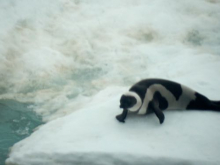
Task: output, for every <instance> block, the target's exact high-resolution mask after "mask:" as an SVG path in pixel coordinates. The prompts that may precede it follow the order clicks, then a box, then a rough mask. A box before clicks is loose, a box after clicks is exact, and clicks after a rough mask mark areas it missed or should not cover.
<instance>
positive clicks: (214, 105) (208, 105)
mask: <svg viewBox="0 0 220 165" xmlns="http://www.w3.org/2000/svg"><path fill="white" fill-rule="evenodd" d="M195 96H196V99H195V100H193V101H191V102H190V104H189V105H188V107H187V109H198V110H213V111H220V101H211V100H209V99H208V98H207V97H205V96H203V95H201V94H200V93H197V92H196V93H195Z"/></svg>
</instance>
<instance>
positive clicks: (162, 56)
mask: <svg viewBox="0 0 220 165" xmlns="http://www.w3.org/2000/svg"><path fill="white" fill-rule="evenodd" d="M219 11H220V1H219V0H194V1H191V0H185V1H180V0H179V1H174V0H166V1H160V0H154V1H152V0H120V1H119V0H111V1H102V0H57V1H54V0H47V1H45V0H32V1H28V0H8V1H1V3H0V19H1V24H0V78H1V81H0V99H14V100H17V101H19V102H34V105H33V106H32V107H31V108H33V109H34V111H35V112H36V113H38V114H39V115H41V116H42V117H43V119H44V121H45V122H47V124H45V125H43V126H42V127H40V128H39V129H38V130H36V132H35V133H34V134H33V135H32V136H30V137H29V138H27V139H25V140H23V141H21V142H19V143H17V144H16V145H15V146H14V147H13V148H12V150H11V153H10V157H9V159H8V160H7V164H16V165H17V164H19V165H26V164H27V165H31V164H50V163H51V164H72V163H73V162H75V163H76V164H80V163H81V164H89V163H90V164H92V163H93V162H94V164H123V163H124V164H129V163H130V164H135V163H139V164H145V162H147V161H148V162H149V163H151V164H154V163H155V164H159V163H161V164H164V163H165V164H172V163H173V164H176V163H180V164H182V163H189V164H219V163H220V162H219V161H220V158H219V154H218V153H220V140H218V139H220V138H219V136H220V135H219V132H220V131H219V128H218V126H219V114H218V113H215V112H199V111H188V112H186V111H182V112H181V111H174V112H166V113H165V115H166V120H165V123H164V124H163V125H162V126H161V125H159V124H158V121H157V119H156V117H155V116H154V115H150V116H147V117H135V116H132V117H129V118H128V120H127V122H126V123H125V124H121V123H118V122H117V121H116V120H115V119H114V117H115V115H117V114H118V113H120V110H119V108H118V104H119V97H120V95H121V94H122V93H123V92H125V91H126V90H127V89H128V88H129V86H131V85H132V84H133V83H135V82H137V81H139V80H141V79H143V78H150V77H159V78H166V79H170V80H174V81H178V82H180V83H183V84H184V85H186V86H189V87H191V88H193V89H194V90H196V91H199V92H200V93H203V94H204V95H206V96H207V97H209V98H210V99H215V100H218V99H220V95H219V93H220V88H219V84H220V77H219V76H218V75H219V73H220V47H219V45H220V30H219V29H220V21H219V20H220V12H219ZM100 92H101V93H100ZM100 103H101V104H100Z"/></svg>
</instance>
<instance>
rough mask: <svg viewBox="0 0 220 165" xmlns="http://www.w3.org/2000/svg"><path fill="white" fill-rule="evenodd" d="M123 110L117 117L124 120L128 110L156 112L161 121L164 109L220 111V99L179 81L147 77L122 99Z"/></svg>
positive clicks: (121, 106)
mask: <svg viewBox="0 0 220 165" xmlns="http://www.w3.org/2000/svg"><path fill="white" fill-rule="evenodd" d="M120 108H123V112H122V114H120V115H117V116H116V118H117V120H118V121H120V122H124V120H125V118H126V116H127V113H128V111H130V112H136V113H137V114H140V115H144V114H149V113H152V112H154V113H155V114H156V116H157V117H158V119H159V121H160V123H161V124H162V123H163V121H164V118H165V117H164V114H163V112H162V111H163V110H166V109H194V110H198V109H199V110H214V111H220V101H211V100H209V99H208V98H206V97H205V96H203V95H202V94H200V93H198V92H196V91H194V90H192V89H190V88H188V87H186V86H184V85H181V84H179V83H176V82H173V81H168V80H163V79H145V80H142V81H140V82H138V83H136V84H134V85H133V86H132V87H131V88H130V89H129V91H128V92H127V93H124V94H123V95H122V96H121V99H120Z"/></svg>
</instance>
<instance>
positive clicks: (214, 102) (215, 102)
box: [212, 101, 220, 106]
mask: <svg viewBox="0 0 220 165" xmlns="http://www.w3.org/2000/svg"><path fill="white" fill-rule="evenodd" d="M212 103H213V104H216V105H219V106H220V101H212Z"/></svg>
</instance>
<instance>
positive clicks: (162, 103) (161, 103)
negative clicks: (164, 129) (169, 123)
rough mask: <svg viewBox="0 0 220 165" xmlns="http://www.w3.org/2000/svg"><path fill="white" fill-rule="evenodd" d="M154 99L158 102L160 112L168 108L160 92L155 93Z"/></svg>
mask: <svg viewBox="0 0 220 165" xmlns="http://www.w3.org/2000/svg"><path fill="white" fill-rule="evenodd" d="M154 98H155V99H157V100H158V102H159V108H160V109H161V110H165V109H167V108H168V102H167V100H166V99H165V98H164V97H163V96H162V95H161V94H160V92H155V94H154Z"/></svg>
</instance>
